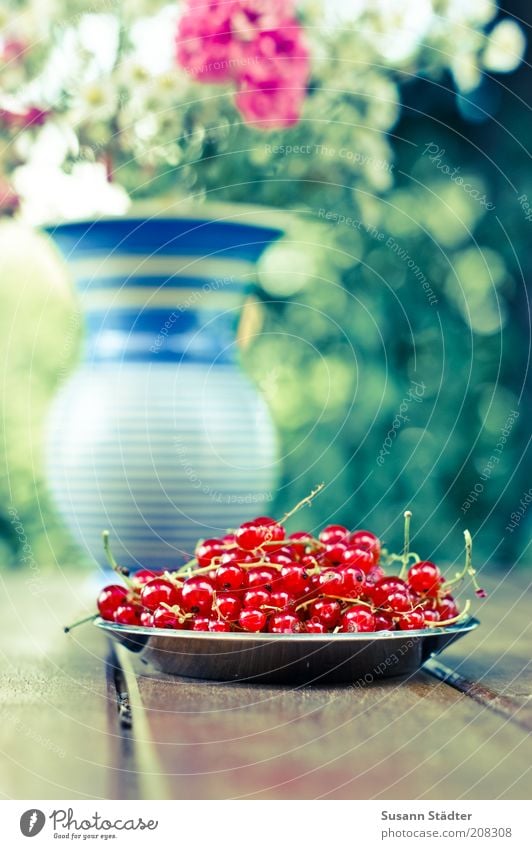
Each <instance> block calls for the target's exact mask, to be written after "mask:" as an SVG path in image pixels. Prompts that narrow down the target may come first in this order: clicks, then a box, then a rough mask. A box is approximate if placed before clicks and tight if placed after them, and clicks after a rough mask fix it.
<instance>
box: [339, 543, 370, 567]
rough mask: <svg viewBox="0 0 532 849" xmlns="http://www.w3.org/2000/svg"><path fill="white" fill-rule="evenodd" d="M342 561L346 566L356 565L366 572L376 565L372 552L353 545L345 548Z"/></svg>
mask: <svg viewBox="0 0 532 849" xmlns="http://www.w3.org/2000/svg"><path fill="white" fill-rule="evenodd" d="M342 563H343V564H345V565H346V566H355V567H356V568H357V569H362V571H363V572H366V573H368V572H370V571H371V570H372V568H373V566H374V562H373V557H372V555H371V552H369V551H364V550H363V549H362V548H353V546H349V548H346V549H345V551H344V553H343V556H342Z"/></svg>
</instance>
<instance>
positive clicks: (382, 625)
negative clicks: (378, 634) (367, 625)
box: [374, 612, 395, 631]
mask: <svg viewBox="0 0 532 849" xmlns="http://www.w3.org/2000/svg"><path fill="white" fill-rule="evenodd" d="M374 617H375V630H376V631H395V624H394V621H393V619H391V618H390V617H389V616H386V614H385V613H379V612H377V613H375V614H374Z"/></svg>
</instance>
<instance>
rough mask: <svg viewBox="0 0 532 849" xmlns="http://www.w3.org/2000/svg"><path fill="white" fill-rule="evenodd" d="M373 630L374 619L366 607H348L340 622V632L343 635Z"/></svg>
mask: <svg viewBox="0 0 532 849" xmlns="http://www.w3.org/2000/svg"><path fill="white" fill-rule="evenodd" d="M374 630H375V617H374V616H373V613H372V612H371V610H370V609H369V608H368V607H362V606H361V605H354V606H353V607H348V608H347V610H346V611H345V612H344V613H343V615H342V618H341V620H340V631H343V632H344V633H352V632H357V631H360V632H366V631H367V632H369V631H374Z"/></svg>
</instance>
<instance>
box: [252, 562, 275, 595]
mask: <svg viewBox="0 0 532 849" xmlns="http://www.w3.org/2000/svg"><path fill="white" fill-rule="evenodd" d="M247 572H248V586H249V588H250V589H255V588H257V587H261V588H263V589H266V590H268V591H269V592H271V591H272V590H273V588H274V586H276V585H277V586H278V585H279V571H278V570H277V569H273V568H272V567H270V566H252V567H251V569H248V570H247Z"/></svg>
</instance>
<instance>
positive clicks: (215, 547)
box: [195, 539, 226, 569]
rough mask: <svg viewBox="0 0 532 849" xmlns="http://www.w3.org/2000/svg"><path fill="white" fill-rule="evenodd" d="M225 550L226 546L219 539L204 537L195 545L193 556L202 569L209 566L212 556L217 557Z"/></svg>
mask: <svg viewBox="0 0 532 849" xmlns="http://www.w3.org/2000/svg"><path fill="white" fill-rule="evenodd" d="M225 551H226V546H225V544H224V542H223V541H222V540H221V539H206V540H203V542H200V544H199V545H198V546H197V547H196V551H195V557H196V560H197V561H198V566H199V567H200V568H201V569H203V568H204V567H205V566H210V565H211V563H212V561H213V560H214V558H215V557H216V558H219V557H221V556H222V554H224V553H225Z"/></svg>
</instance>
